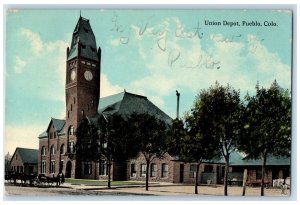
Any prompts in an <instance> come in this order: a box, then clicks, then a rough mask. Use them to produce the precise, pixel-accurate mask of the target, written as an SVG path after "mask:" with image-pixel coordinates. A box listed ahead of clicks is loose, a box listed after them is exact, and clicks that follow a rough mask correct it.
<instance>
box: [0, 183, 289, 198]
mask: <svg viewBox="0 0 300 205" xmlns="http://www.w3.org/2000/svg"><path fill="white" fill-rule="evenodd" d="M4 189H5V195H6V196H16V195H21V196H39V197H41V196H66V195H72V196H74V195H88V196H97V195H112V196H115V195H142V196H144V195H150V196H194V197H201V196H223V193H224V190H223V186H199V190H198V191H199V194H198V195H195V194H193V193H194V187H193V186H185V185H174V184H169V185H160V186H152V187H149V191H145V187H114V188H113V189H107V188H106V187H97V186H84V185H72V184H64V186H62V187H55V186H53V187H29V186H26V187H24V186H19V185H16V186H15V185H12V184H6V185H5V186H4ZM241 194H242V187H236V186H232V187H231V186H230V187H228V195H229V196H241ZM246 196H260V188H250V187H248V188H247V190H246ZM265 196H278V197H288V196H289V190H287V193H285V194H282V193H281V190H280V189H273V188H271V189H265Z"/></svg>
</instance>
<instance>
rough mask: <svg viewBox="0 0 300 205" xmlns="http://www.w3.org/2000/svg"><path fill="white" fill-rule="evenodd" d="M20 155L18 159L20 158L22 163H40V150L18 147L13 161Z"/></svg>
mask: <svg viewBox="0 0 300 205" xmlns="http://www.w3.org/2000/svg"><path fill="white" fill-rule="evenodd" d="M16 153H18V154H19V155H18V157H20V159H21V161H22V162H23V163H24V164H26V163H30V164H37V163H38V156H39V150H37V149H28V148H21V147H17V148H16V150H15V153H14V154H13V157H12V159H14V156H15V155H16Z"/></svg>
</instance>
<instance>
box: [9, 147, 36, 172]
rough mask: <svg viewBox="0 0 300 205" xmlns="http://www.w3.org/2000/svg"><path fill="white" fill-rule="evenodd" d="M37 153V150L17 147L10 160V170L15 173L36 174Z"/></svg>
mask: <svg viewBox="0 0 300 205" xmlns="http://www.w3.org/2000/svg"><path fill="white" fill-rule="evenodd" d="M38 152H39V150H37V149H28V148H20V147H17V148H16V150H15V152H14V154H13V156H12V158H11V160H10V170H11V171H14V172H16V173H25V174H32V173H37V172H38Z"/></svg>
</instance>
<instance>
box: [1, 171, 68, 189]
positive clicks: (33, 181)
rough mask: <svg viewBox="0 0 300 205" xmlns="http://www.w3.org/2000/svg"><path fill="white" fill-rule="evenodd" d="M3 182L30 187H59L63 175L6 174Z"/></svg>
mask: <svg viewBox="0 0 300 205" xmlns="http://www.w3.org/2000/svg"><path fill="white" fill-rule="evenodd" d="M5 180H6V181H7V182H8V183H13V184H15V185H16V184H19V185H30V186H52V185H56V186H60V185H61V184H63V183H64V181H65V179H64V175H63V174H62V173H60V174H58V175H57V176H54V175H52V176H46V175H45V174H39V175H37V174H34V173H32V174H25V173H15V172H7V173H5Z"/></svg>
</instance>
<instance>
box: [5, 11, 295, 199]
mask: <svg viewBox="0 0 300 205" xmlns="http://www.w3.org/2000/svg"><path fill="white" fill-rule="evenodd" d="M292 32H293V11H292V10H286V9H277V10H276V9H261V10H258V9H227V8H226V9H225V8H224V9H218V10H217V9H215V10H214V9H100V8H99V9H98V8H95V9H82V10H80V9H70V10H68V9H47V10H46V9H12V8H9V9H7V10H6V30H5V44H6V46H5V54H6V55H5V62H6V64H5V65H6V68H5V71H4V72H5V73H4V76H5V137H4V153H5V154H6V155H5V185H4V189H5V195H6V197H13V196H15V195H23V196H28V195H31V196H37V195H38V196H62V195H63V196H65V195H89V196H99V198H101V196H102V195H106V196H107V195H108V196H115V197H117V195H118V196H120V195H126V196H131V195H134V196H144V195H151V196H184V197H188V196H193V197H195V196H196V197H198V198H199V199H201V197H202V196H204V195H205V196H207V195H209V196H211V197H214V196H224V195H225V196H244V197H245V199H246V200H247V197H248V196H280V197H288V196H290V192H291V191H292V190H291V181H293V179H292V178H291V139H292V134H291V115H292V111H291V98H292V97H291V96H292V95H291V93H292V70H293V68H292V62H293V59H292V57H293V53H292V43H293V35H292ZM293 137H294V136H293ZM193 199H197V198H193ZM248 199H249V198H248Z"/></svg>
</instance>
